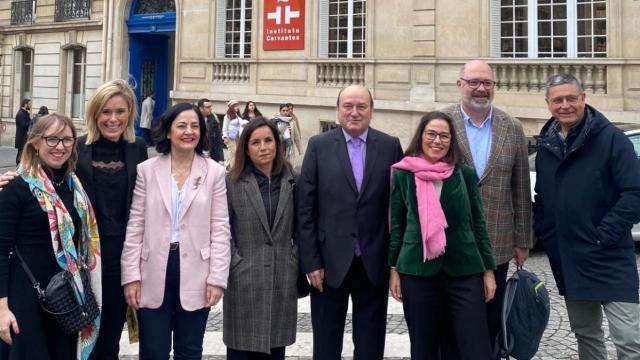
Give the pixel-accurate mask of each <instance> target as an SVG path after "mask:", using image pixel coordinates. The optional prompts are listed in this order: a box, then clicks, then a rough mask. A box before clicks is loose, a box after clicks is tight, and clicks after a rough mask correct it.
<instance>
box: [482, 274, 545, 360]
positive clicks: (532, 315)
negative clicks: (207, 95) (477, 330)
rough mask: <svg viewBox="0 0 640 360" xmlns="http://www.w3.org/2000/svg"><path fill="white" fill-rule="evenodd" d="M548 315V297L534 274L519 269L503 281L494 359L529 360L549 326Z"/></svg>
mask: <svg viewBox="0 0 640 360" xmlns="http://www.w3.org/2000/svg"><path fill="white" fill-rule="evenodd" d="M549 311H550V306H549V293H548V292H547V289H546V288H545V286H544V283H543V282H542V281H540V279H538V277H537V276H536V275H535V274H534V273H531V272H529V271H526V270H523V269H522V268H521V267H519V268H518V269H517V270H516V272H515V273H514V274H513V275H512V276H511V278H509V280H507V285H506V289H505V294H504V300H503V302H502V331H501V332H500V333H499V334H498V336H497V337H496V346H495V351H496V355H499V356H500V358H504V359H509V356H511V357H514V358H515V359H517V360H529V359H531V358H533V356H534V355H535V354H536V352H537V351H538V345H540V339H541V338H542V333H544V330H545V329H546V327H547V323H548V322H549Z"/></svg>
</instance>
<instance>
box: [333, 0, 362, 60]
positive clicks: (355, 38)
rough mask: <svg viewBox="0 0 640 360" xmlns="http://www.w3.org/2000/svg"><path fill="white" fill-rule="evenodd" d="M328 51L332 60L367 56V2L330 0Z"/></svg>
mask: <svg viewBox="0 0 640 360" xmlns="http://www.w3.org/2000/svg"><path fill="white" fill-rule="evenodd" d="M328 5H329V11H328V20H329V23H328V28H327V31H328V39H327V41H328V49H327V56H328V57H330V58H363V57H364V56H365V50H366V48H365V45H366V41H365V32H366V31H365V30H366V13H367V11H366V0H328Z"/></svg>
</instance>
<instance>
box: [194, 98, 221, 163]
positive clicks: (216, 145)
mask: <svg viewBox="0 0 640 360" xmlns="http://www.w3.org/2000/svg"><path fill="white" fill-rule="evenodd" d="M198 109H199V110H200V112H201V113H202V116H204V120H205V122H206V123H207V137H208V140H209V149H208V150H209V157H211V159H213V161H216V162H218V163H220V164H224V143H223V142H222V130H221V129H220V121H218V117H217V116H216V114H214V113H213V111H212V109H213V103H212V102H211V101H209V99H200V100H198Z"/></svg>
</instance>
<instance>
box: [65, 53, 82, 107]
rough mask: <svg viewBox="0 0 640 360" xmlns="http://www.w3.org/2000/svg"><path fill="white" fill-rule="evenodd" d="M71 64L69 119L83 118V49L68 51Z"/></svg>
mask: <svg viewBox="0 0 640 360" xmlns="http://www.w3.org/2000/svg"><path fill="white" fill-rule="evenodd" d="M68 56H69V57H70V60H71V61H72V62H71V69H70V75H71V81H69V85H70V86H71V117H73V118H82V117H84V116H83V114H84V92H85V91H84V89H85V77H86V76H85V71H86V51H85V49H84V48H74V49H72V50H69V55H68Z"/></svg>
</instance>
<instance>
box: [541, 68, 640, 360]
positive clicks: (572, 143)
mask: <svg viewBox="0 0 640 360" xmlns="http://www.w3.org/2000/svg"><path fill="white" fill-rule="evenodd" d="M545 100H546V102H547V106H548V108H549V112H550V113H551V116H552V117H551V119H549V121H548V122H547V123H546V124H545V125H544V127H543V128H542V130H541V132H540V137H539V138H538V152H537V155H536V186H535V192H536V195H535V198H534V199H535V206H534V229H535V233H536V235H537V236H538V239H540V240H541V241H542V243H543V245H544V250H545V252H546V253H547V255H548V256H549V263H550V265H551V270H552V271H553V277H554V278H555V281H556V285H557V286H558V291H559V292H560V295H563V296H564V298H565V302H566V305H567V314H568V315H569V324H570V325H571V331H572V332H573V333H574V334H575V337H576V339H577V340H578V356H579V358H580V360H596V359H598V360H605V359H607V349H606V346H605V343H604V331H603V330H602V312H603V310H604V313H605V315H606V316H607V320H608V322H609V334H610V336H611V340H612V341H613V343H614V345H615V347H616V353H617V358H618V359H621V360H631V359H640V307H639V306H638V300H639V298H638V297H639V294H638V267H637V264H636V255H635V254H634V243H633V239H632V238H631V227H632V226H633V224H636V223H638V222H639V221H640V164H639V163H638V159H637V157H636V154H635V151H634V149H633V145H632V144H631V142H630V141H629V139H628V138H627V137H626V136H625V135H624V133H623V132H622V131H620V130H619V129H617V128H616V127H615V126H614V125H613V124H612V123H611V122H610V121H609V120H608V119H607V118H606V117H605V116H604V115H603V114H602V113H600V112H599V111H598V110H596V109H595V108H593V107H592V106H589V105H587V104H586V94H585V93H584V90H583V88H582V85H581V84H580V81H579V80H578V79H576V78H575V77H574V76H573V75H570V74H557V75H553V76H551V77H550V78H549V80H548V81H547V83H546V87H545Z"/></svg>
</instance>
